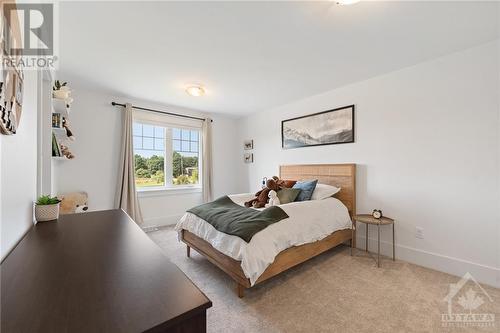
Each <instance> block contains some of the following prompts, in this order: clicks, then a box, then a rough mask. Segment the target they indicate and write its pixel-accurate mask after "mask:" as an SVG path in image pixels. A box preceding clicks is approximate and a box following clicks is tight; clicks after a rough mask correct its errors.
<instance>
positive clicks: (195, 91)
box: [186, 85, 205, 97]
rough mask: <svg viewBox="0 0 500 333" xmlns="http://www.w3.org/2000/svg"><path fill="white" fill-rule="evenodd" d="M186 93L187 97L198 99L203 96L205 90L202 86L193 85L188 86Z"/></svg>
mask: <svg viewBox="0 0 500 333" xmlns="http://www.w3.org/2000/svg"><path fill="white" fill-rule="evenodd" d="M186 92H187V93H188V95H189V96H194V97H199V96H203V95H205V89H203V87H202V86H198V85H194V86H188V87H187V88H186Z"/></svg>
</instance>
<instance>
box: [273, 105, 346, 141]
mask: <svg viewBox="0 0 500 333" xmlns="http://www.w3.org/2000/svg"><path fill="white" fill-rule="evenodd" d="M351 142H354V105H349V106H344V107H341V108H337V109H333V110H328V111H323V112H318V113H313V114H309V115H306V116H301V117H297V118H292V119H287V120H283V121H282V122H281V146H282V147H283V148H284V149H290V148H299V147H309V146H321V145H333V144H339V143H351Z"/></svg>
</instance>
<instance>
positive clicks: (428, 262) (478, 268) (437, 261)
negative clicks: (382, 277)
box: [356, 234, 500, 288]
mask: <svg viewBox="0 0 500 333" xmlns="http://www.w3.org/2000/svg"><path fill="white" fill-rule="evenodd" d="M356 244H357V246H356V247H357V248H359V249H363V250H364V246H365V237H363V236H361V235H359V234H358V236H357V237H356ZM368 248H369V250H370V251H376V249H377V240H376V239H373V238H370V237H368ZM380 253H381V254H383V255H385V256H392V243H390V242H385V241H380ZM396 259H400V260H404V261H407V262H410V263H413V264H416V265H419V266H423V267H427V268H431V269H434V270H437V271H441V272H445V273H448V274H451V275H455V276H457V277H462V276H463V275H464V274H465V273H467V272H469V273H471V274H472V275H473V276H474V278H475V279H476V280H477V281H479V282H481V283H484V284H487V285H490V286H493V287H496V288H500V268H496V267H491V266H486V265H482V264H478V263H474V262H470V261H467V260H462V259H459V258H454V257H449V256H445V255H441V254H437V253H432V252H428V251H424V250H419V249H415V248H412V247H408V246H404V245H401V244H396Z"/></svg>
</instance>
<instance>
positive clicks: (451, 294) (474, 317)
mask: <svg viewBox="0 0 500 333" xmlns="http://www.w3.org/2000/svg"><path fill="white" fill-rule="evenodd" d="M443 302H447V303H448V311H447V313H443V314H441V326H442V327H494V326H495V314H494V313H482V312H481V310H480V307H481V305H483V304H484V303H485V302H493V299H492V298H491V297H490V295H488V293H487V292H486V290H484V289H483V287H481V285H480V284H479V283H478V282H477V281H476V279H474V277H473V276H472V275H471V274H470V273H468V272H467V273H465V275H464V276H462V278H461V279H460V280H459V281H458V282H457V283H451V284H450V288H449V291H448V294H447V295H446V297H445V298H444V299H443ZM454 305H455V306H454Z"/></svg>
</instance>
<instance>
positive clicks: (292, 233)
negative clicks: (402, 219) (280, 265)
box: [175, 193, 352, 285]
mask: <svg viewBox="0 0 500 333" xmlns="http://www.w3.org/2000/svg"><path fill="white" fill-rule="evenodd" d="M253 197H254V194H252V193H249V194H236V195H230V196H229V198H231V200H233V201H234V202H235V203H237V204H239V205H243V203H244V202H245V201H247V200H249V199H252V198H253ZM280 207H281V208H282V209H283V210H284V211H285V212H286V213H287V214H288V216H289V218H287V219H284V220H281V221H279V222H277V223H274V224H272V225H270V226H269V227H267V228H265V229H264V230H261V231H260V232H258V233H256V234H255V235H254V236H253V238H252V239H251V241H250V242H249V243H247V242H245V241H244V240H243V239H241V238H239V237H237V236H232V235H228V234H225V233H222V232H220V231H217V230H216V229H215V228H214V227H213V226H212V225H210V224H209V223H208V222H206V221H204V220H203V219H201V218H199V217H197V216H196V215H194V214H191V213H185V214H184V216H183V217H182V218H181V220H180V221H179V222H178V223H177V225H176V226H175V230H176V231H177V232H179V233H180V231H181V230H183V229H184V230H187V231H189V232H191V233H193V234H194V235H196V236H198V237H200V238H202V239H204V240H205V241H207V242H208V243H210V244H211V245H212V246H213V247H214V248H215V249H217V250H218V251H219V252H221V253H224V254H225V255H227V256H229V257H231V258H233V259H235V260H238V261H241V268H242V270H243V272H244V273H245V276H246V277H247V278H248V279H249V280H250V284H251V285H254V284H255V282H256V281H257V279H258V278H259V276H260V275H261V274H262V273H263V272H264V271H265V270H266V268H267V267H268V266H269V265H271V264H272V263H273V261H274V258H275V257H276V256H277V255H278V254H279V253H280V252H281V251H283V250H286V249H288V248H290V247H292V246H298V245H303V244H307V243H312V242H315V241H318V240H321V239H323V238H325V237H327V236H328V235H330V234H331V233H333V232H335V231H338V230H343V229H350V228H352V222H351V219H350V217H349V212H348V210H347V207H346V206H345V205H344V204H343V203H342V202H341V201H340V200H338V199H335V198H327V199H323V200H310V201H300V202H291V203H288V204H284V205H280Z"/></svg>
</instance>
